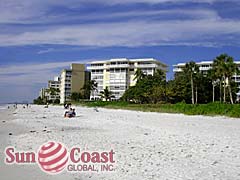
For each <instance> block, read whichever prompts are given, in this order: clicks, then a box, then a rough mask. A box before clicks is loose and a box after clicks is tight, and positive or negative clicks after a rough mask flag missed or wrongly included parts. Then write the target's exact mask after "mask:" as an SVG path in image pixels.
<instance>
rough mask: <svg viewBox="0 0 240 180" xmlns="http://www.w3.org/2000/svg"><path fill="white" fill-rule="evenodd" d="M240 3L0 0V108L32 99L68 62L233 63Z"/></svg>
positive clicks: (237, 44)
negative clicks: (225, 57) (221, 59)
mask: <svg viewBox="0 0 240 180" xmlns="http://www.w3.org/2000/svg"><path fill="white" fill-rule="evenodd" d="M239 47H240V1H239V0H85V1H84V0H67V1H66V0H35V1H32V0H1V1H0V103H4V102H14V101H23V100H28V101H32V99H33V98H35V97H37V96H38V91H39V89H40V88H41V87H44V86H46V84H47V80H48V79H52V78H53V76H54V75H58V74H59V72H60V71H61V69H63V68H65V67H68V66H69V64H70V63H71V62H87V61H90V60H98V59H109V58H119V57H127V58H144V57H153V58H156V59H159V60H161V61H163V62H165V63H166V64H168V65H169V66H170V68H169V73H168V78H171V77H172V75H173V73H172V72H171V71H172V65H173V64H176V63H179V62H184V61H188V60H195V61H200V60H212V59H213V58H214V57H216V56H217V55H219V54H220V53H228V54H229V55H231V56H233V57H234V58H235V59H236V60H239V59H240V58H239Z"/></svg>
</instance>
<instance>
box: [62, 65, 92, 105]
mask: <svg viewBox="0 0 240 180" xmlns="http://www.w3.org/2000/svg"><path fill="white" fill-rule="evenodd" d="M89 79H90V73H89V72H87V71H85V65H84V64H71V66H70V69H64V70H62V72H61V76H60V103H61V104H63V103H65V102H67V101H70V100H71V94H72V93H73V92H77V93H79V92H81V90H82V88H83V86H84V84H85V83H86V82H87V81H89Z"/></svg>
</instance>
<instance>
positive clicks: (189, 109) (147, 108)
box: [73, 101, 240, 118]
mask: <svg viewBox="0 0 240 180" xmlns="http://www.w3.org/2000/svg"><path fill="white" fill-rule="evenodd" d="M73 104H76V105H77V104H78V105H83V106H87V107H104V108H111V109H127V110H137V111H144V112H162V113H182V114H186V115H207V116H217V115H219V116H228V117H235V118H240V104H224V103H219V102H215V103H208V104H196V105H192V104H186V103H177V104H134V103H129V102H121V101H111V102H107V101H91V102H77V103H76V102H75V103H73Z"/></svg>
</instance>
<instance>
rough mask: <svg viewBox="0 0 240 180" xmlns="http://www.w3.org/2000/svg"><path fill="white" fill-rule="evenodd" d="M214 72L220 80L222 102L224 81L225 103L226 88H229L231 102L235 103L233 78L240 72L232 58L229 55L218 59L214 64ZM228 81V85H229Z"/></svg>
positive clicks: (224, 96)
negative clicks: (232, 87)
mask: <svg viewBox="0 0 240 180" xmlns="http://www.w3.org/2000/svg"><path fill="white" fill-rule="evenodd" d="M213 70H214V71H215V73H216V75H217V76H218V77H219V79H220V101H221V100H222V99H221V94H222V93H221V89H222V81H223V84H224V87H223V102H224V103H225V102H226V87H227V86H228V89H229V95H230V101H231V103H233V98H232V90H231V78H232V76H233V75H234V74H235V73H236V72H237V71H238V70H237V66H236V64H235V63H234V61H233V58H232V57H231V56H228V55H227V54H221V55H220V56H218V57H216V59H215V60H214V62H213ZM227 81H228V83H227Z"/></svg>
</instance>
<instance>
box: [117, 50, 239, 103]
mask: <svg viewBox="0 0 240 180" xmlns="http://www.w3.org/2000/svg"><path fill="white" fill-rule="evenodd" d="M235 74H239V69H238V67H237V65H236V63H234V59H233V57H231V56H228V55H227V54H221V55H219V56H217V57H216V58H215V59H214V60H213V63H212V67H211V68H210V70H207V71H200V69H199V66H198V65H197V64H196V63H195V62H193V61H190V62H188V63H186V65H185V67H183V68H182V71H181V72H176V73H175V74H174V78H173V80H169V81H167V80H166V76H165V73H164V72H163V71H161V70H159V69H158V70H156V71H155V73H154V74H153V76H152V75H145V74H144V73H143V72H142V71H141V70H140V69H138V70H137V71H136V72H135V78H136V80H137V82H136V85H135V86H132V87H130V88H129V89H128V90H127V91H126V92H125V93H124V95H123V96H122V98H121V100H123V101H131V102H135V103H178V102H185V103H192V104H198V103H202V104H203V103H209V102H215V101H219V102H224V103H231V104H233V103H235V102H236V93H237V92H238V87H237V84H236V83H235V82H234V81H233V80H232V77H233V75H235Z"/></svg>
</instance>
